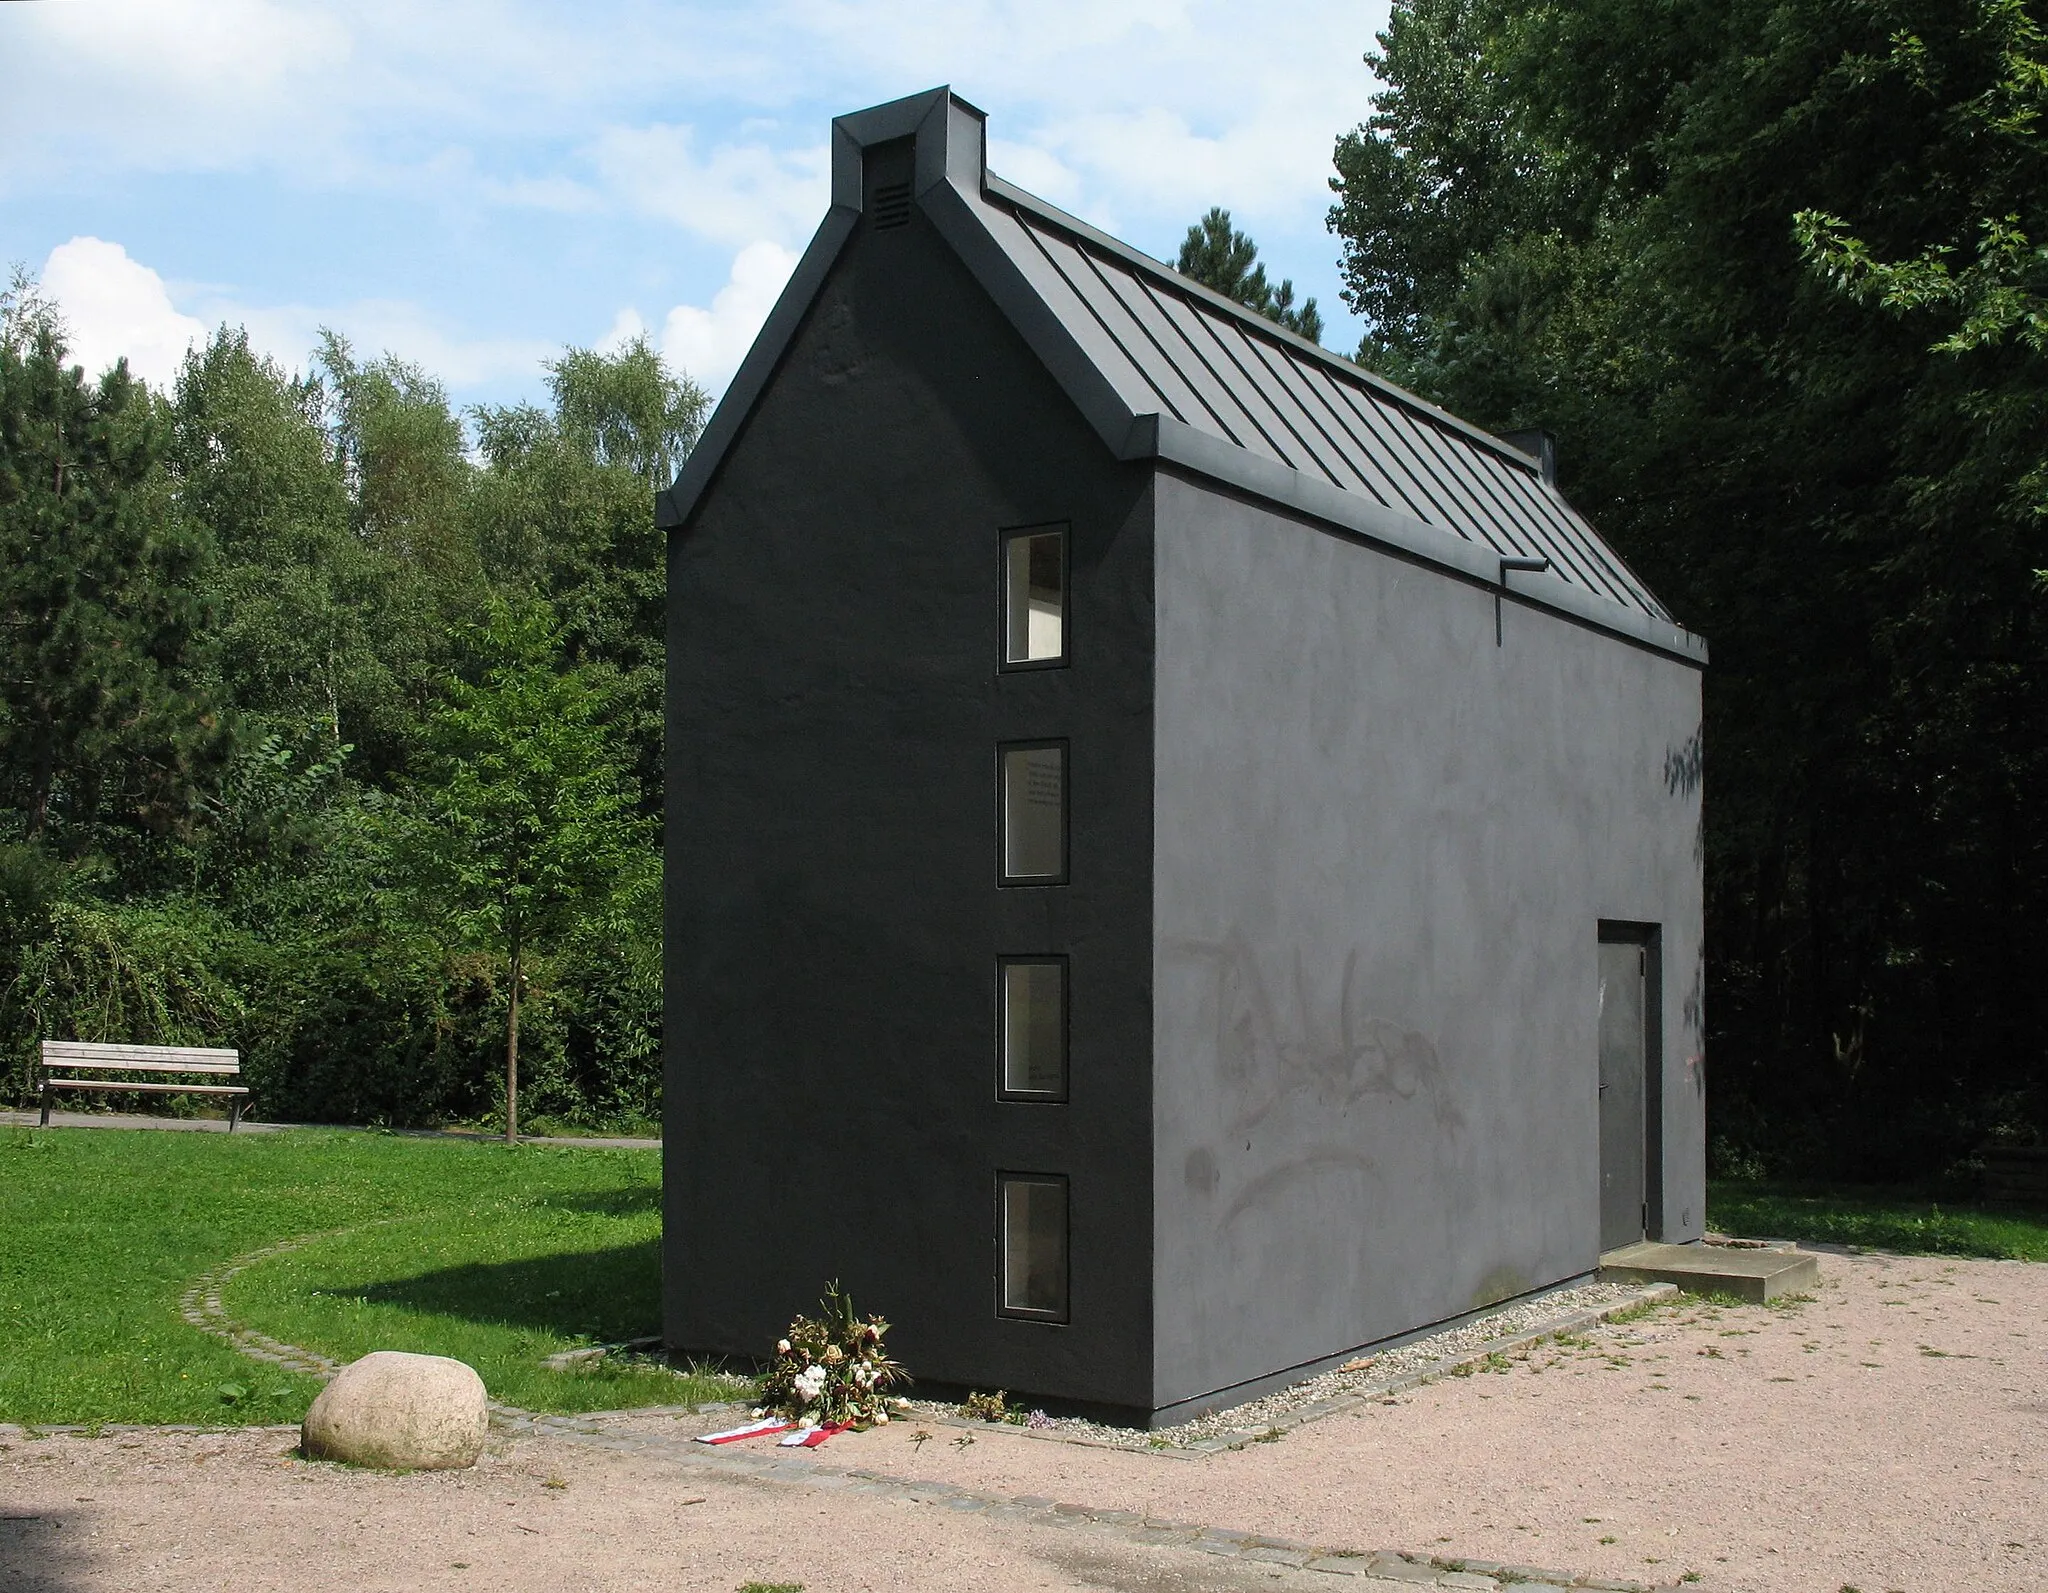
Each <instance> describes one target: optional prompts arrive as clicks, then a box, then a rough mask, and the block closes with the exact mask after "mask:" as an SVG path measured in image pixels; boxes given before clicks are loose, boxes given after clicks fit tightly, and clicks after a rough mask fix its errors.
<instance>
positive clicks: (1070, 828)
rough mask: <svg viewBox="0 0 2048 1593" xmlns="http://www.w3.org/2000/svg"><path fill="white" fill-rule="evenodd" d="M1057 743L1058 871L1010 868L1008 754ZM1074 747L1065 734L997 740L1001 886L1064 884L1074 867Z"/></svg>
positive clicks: (998, 873)
mask: <svg viewBox="0 0 2048 1593" xmlns="http://www.w3.org/2000/svg"><path fill="white" fill-rule="evenodd" d="M1051 747H1056V748H1058V749H1059V754H1060V867H1059V872H1058V873H1057V874H1012V873H1011V872H1010V802H1009V785H1008V777H1009V755H1010V754H1011V753H1013V752H1039V751H1043V750H1045V749H1047V748H1051ZM1073 816H1074V747H1073V742H1072V741H1071V740H1069V739H1068V738H1067V737H1065V736H1039V737H1034V738H1028V739H1025V740H1020V741H998V742H997V743H996V885H997V887H998V888H999V889H1002V890H1029V889H1031V888H1033V887H1034V886H1044V885H1065V884H1067V883H1068V882H1069V880H1070V879H1071V878H1072V877H1073V869H1074V824H1073Z"/></svg>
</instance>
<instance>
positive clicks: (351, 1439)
mask: <svg viewBox="0 0 2048 1593" xmlns="http://www.w3.org/2000/svg"><path fill="white" fill-rule="evenodd" d="M490 1419H491V1418H490V1410H489V1407H488V1404H487V1403H486V1396H485V1394H484V1380H483V1379H482V1378H481V1377H478V1376H477V1375H476V1372H475V1371H474V1370H473V1369H472V1368H471V1367H468V1366H466V1365H464V1364H463V1363H462V1362H461V1361H451V1360H450V1359H448V1357H447V1356H445V1355H407V1354H405V1353H404V1352H402V1351H399V1350H375V1351H372V1352H371V1353H370V1354H368V1355H365V1356H364V1357H363V1358H362V1359H361V1360H360V1361H356V1362H354V1363H353V1364H351V1365H348V1366H344V1367H343V1368H342V1369H341V1370H340V1371H339V1372H337V1373H335V1375H334V1381H333V1382H331V1383H329V1384H328V1385H327V1386H326V1387H325V1388H324V1389H322V1390H321V1391H320V1396H319V1398H317V1399H315V1400H314V1401H313V1408H312V1409H311V1410H309V1411H307V1412H306V1420H305V1422H304V1423H303V1424H302V1425H301V1426H300V1428H299V1446H300V1448H301V1449H302V1450H304V1452H305V1453H306V1454H308V1455H310V1456H312V1457H314V1458H315V1459H319V1460H346V1461H350V1462H352V1463H354V1464H355V1465H358V1466H384V1467H388V1468H390V1469H391V1470H393V1471H454V1470H459V1469H460V1468H461V1467H464V1466H473V1465H475V1464H476V1461H477V1456H479V1455H481V1454H482V1453H483V1452H484V1435H485V1434H486V1433H487V1432H488V1431H489V1428H490Z"/></svg>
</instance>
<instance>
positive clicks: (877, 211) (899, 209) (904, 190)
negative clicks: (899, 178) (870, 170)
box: [869, 183, 910, 232]
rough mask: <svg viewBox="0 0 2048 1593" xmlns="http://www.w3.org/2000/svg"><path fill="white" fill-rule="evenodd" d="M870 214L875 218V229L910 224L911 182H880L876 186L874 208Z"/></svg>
mask: <svg viewBox="0 0 2048 1593" xmlns="http://www.w3.org/2000/svg"><path fill="white" fill-rule="evenodd" d="M869 214H870V215H871V216H872V217H873V218H874V225H875V230H876V231H877V232H880V231H882V230H884V229H885V228H889V227H905V226H908V225H909V224H910V184H909V183H880V184H878V185H877V186H876V188H875V203H874V208H873V209H872V210H871V211H870V212H869Z"/></svg>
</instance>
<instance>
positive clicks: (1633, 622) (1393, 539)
mask: <svg viewBox="0 0 2048 1593" xmlns="http://www.w3.org/2000/svg"><path fill="white" fill-rule="evenodd" d="M1119 453H1120V454H1121V456H1122V457H1123V458H1125V459H1130V460H1138V459H1156V460H1158V461H1159V462H1160V463H1162V464H1166V465H1172V466H1176V467H1178V468H1179V469H1181V470H1184V471H1187V472H1188V473H1190V474H1192V475H1196V476H1200V477H1202V478H1204V479H1206V480H1209V481H1213V482H1216V483H1217V484H1219V485H1221V486H1225V487H1232V488H1235V489H1236V490H1238V491H1240V492H1243V493H1246V494H1248V495H1249V496H1251V497H1254V498H1258V499H1261V500H1264V501H1265V502H1267V503H1270V504H1272V505H1274V506H1275V507H1277V508H1280V509H1283V510H1291V511H1293V512H1294V513H1296V514H1300V515H1304V516H1306V517H1308V518H1309V519H1312V520H1317V521H1320V522H1322V523H1323V524H1325V525H1329V526H1333V527H1335V528H1337V529H1338V530H1340V531H1345V532H1349V533H1350V534H1352V535H1354V536H1357V537H1360V538H1363V539H1364V540H1365V541H1368V542H1372V543H1376V544H1378V545H1379V546H1381V547H1384V548H1386V549H1388V550H1389V551H1391V552H1394V553H1397V554H1400V555H1402V556H1404V557H1406V558H1410V559H1414V560H1416V561H1417V562H1419V563H1423V564H1432V565H1435V566H1437V567H1438V568H1439V569H1443V570H1447V571H1449V572H1450V573H1451V574H1453V575H1456V576H1459V577H1462V578H1463V579H1465V580H1468V581H1471V582H1472V583H1474V584H1475V585H1478V586H1483V587H1485V588H1487V589H1488V590H1489V591H1493V592H1497V593H1500V594H1501V595H1502V596H1503V597H1504V598H1506V599H1507V600H1508V601H1509V602H1513V603H1520V604H1524V605H1527V606H1529V607H1532V608H1542V609H1547V610H1549V611H1550V612H1552V613H1554V614H1557V615H1559V616H1560V617H1561V618H1564V619H1568V620H1571V621H1572V622H1574V623H1576V624H1580V625H1584V626H1587V627H1588V628H1590V629H1592V630H1596V631H1600V632H1603V633H1604V634H1606V635H1609V636H1613V637H1616V638H1618V639H1619V640H1622V641H1626V642H1632V643H1634V644H1636V645H1637V646H1639V647H1644V648H1648V649H1649V650H1650V651H1652V652H1656V653H1662V654H1664V655H1665V656H1666V657H1668V658H1673V659H1676V660H1677V661H1678V662H1680V663H1682V664H1689V665H1691V666H1692V667H1693V668H1695V669H1704V668H1705V667H1706V664H1707V644H1706V640H1705V639H1704V638H1703V637H1699V636H1695V635H1693V633H1692V632H1690V631H1688V630H1686V629H1685V628H1684V627H1683V626H1681V625H1676V624H1674V623H1672V622H1671V621H1670V620H1663V619H1658V618H1656V617H1655V616H1653V615H1650V614H1645V613H1641V612H1640V611H1638V610H1635V609H1631V608H1625V607H1623V606H1622V605H1621V604H1619V603H1614V602H1609V601H1608V600H1607V599H1605V598H1601V597H1597V596H1595V595H1594V594H1593V593H1591V592H1587V591H1583V590H1581V589H1580V588H1579V587H1576V586H1573V585H1571V584H1569V583H1568V582H1566V581H1563V580H1561V579H1559V578H1558V577H1557V576H1554V575H1538V574H1522V575H1517V576H1516V577H1515V578H1514V584H1513V585H1512V586H1504V584H1503V580H1502V571H1501V563H1500V555H1498V554H1496V553H1495V552H1493V550H1491V549H1490V548H1482V547H1478V546H1475V545H1474V544H1473V543H1470V542H1467V541H1466V540H1465V539H1464V538H1463V537H1459V536H1454V535H1452V534H1451V533H1449V532H1447V531H1441V530H1438V529H1437V528H1436V527H1435V526H1430V525H1425V524H1423V522H1422V521H1420V520H1414V519H1410V518H1409V517H1408V516H1407V515H1403V514H1397V513H1395V512H1394V511H1393V510H1391V509H1387V508H1383V507H1382V506H1380V505H1379V504H1377V503H1373V502H1370V501H1367V500H1365V499H1362V498H1360V497H1359V496H1358V495H1357V494H1355V493H1350V492H1346V491H1344V490H1343V489H1342V488H1340V487H1333V486H1330V485H1328V484H1327V483H1325V482H1320V481H1316V480H1314V479H1312V478H1311V477H1309V476H1306V475H1304V474H1303V473H1302V472H1300V471H1298V470H1290V469H1289V468H1288V467H1287V466H1285V465H1281V464H1275V463H1273V462H1272V461H1271V460H1266V459H1261V458H1259V457H1258V456H1257V455H1256V454H1251V453H1248V452H1246V451H1245V450H1244V449H1242V448H1239V447H1236V446H1235V445H1233V444H1231V443H1227V442H1224V441H1223V440H1222V439H1220V438H1217V437H1211V436H1209V435H1208V434H1207V433H1206V432H1201V431H1197V430H1196V429H1195V428H1194V427H1192V426H1189V425H1187V424H1186V423H1184V422H1182V421H1178V420H1175V419H1174V418H1173V417H1172V416H1170V415H1140V416H1139V417H1138V418H1137V419H1136V420H1134V421H1133V422H1132V423H1131V427H1130V432H1129V435H1128V436H1127V437H1126V438H1125V440H1124V444H1123V447H1122V448H1121V449H1120V450H1119Z"/></svg>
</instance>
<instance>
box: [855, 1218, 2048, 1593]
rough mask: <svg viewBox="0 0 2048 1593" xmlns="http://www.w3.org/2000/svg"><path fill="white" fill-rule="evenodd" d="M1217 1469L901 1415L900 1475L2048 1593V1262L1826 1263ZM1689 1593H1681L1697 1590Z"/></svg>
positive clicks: (1803, 1571) (1356, 1538)
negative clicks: (1804, 1277)
mask: <svg viewBox="0 0 2048 1593" xmlns="http://www.w3.org/2000/svg"><path fill="white" fill-rule="evenodd" d="M1822 1273H1823V1283H1822V1289H1821V1293H1820V1294H1819V1296H1818V1297H1817V1298H1816V1299H1815V1301H1814V1302H1813V1303H1812V1304H1810V1305H1804V1306H1795V1307H1792V1308H1789V1309H1767V1308H1764V1307H1760V1306H1751V1307H1734V1308H1728V1309H1718V1308H1712V1307H1701V1306H1699V1305H1697V1304H1691V1303H1688V1304H1687V1305H1685V1306H1682V1307H1676V1308H1669V1309H1665V1310H1660V1311H1658V1312H1656V1313H1654V1314H1653V1315H1652V1316H1650V1317H1648V1318H1647V1319H1645V1320H1643V1321H1640V1322H1637V1323H1634V1324H1632V1325H1630V1326H1627V1327H1603V1328H1600V1329H1597V1330H1593V1331H1591V1332H1589V1333H1587V1334H1586V1335H1583V1336H1582V1337H1583V1342H1582V1343H1580V1344H1578V1345H1575V1346H1570V1347H1546V1348H1545V1349H1543V1350H1540V1351H1538V1352H1536V1353H1535V1354H1534V1355H1533V1356H1531V1357H1530V1358H1529V1359H1527V1360H1525V1361H1519V1362H1515V1363H1512V1365H1511V1369H1507V1370H1504V1371H1502V1372H1499V1373H1487V1372H1480V1373H1478V1374H1476V1375H1474V1376H1471V1377H1468V1378H1447V1379H1444V1380H1442V1381H1440V1382H1437V1383H1433V1384H1431V1385H1429V1386H1428V1387H1426V1388H1423V1389H1419V1390H1417V1391H1416V1392H1415V1393H1414V1394H1412V1395H1406V1396H1403V1397H1402V1399H1401V1401H1400V1403H1398V1404H1395V1405H1390V1406H1375V1407H1371V1408H1369V1409H1368V1410H1366V1411H1365V1412H1363V1413H1360V1414H1358V1415H1351V1416H1336V1417H1332V1418H1330V1419H1329V1420H1327V1421H1323V1422H1318V1423H1315V1424H1312V1425H1310V1426H1307V1427H1303V1428H1301V1429H1299V1430H1297V1431H1295V1432H1292V1433H1289V1434H1288V1435H1286V1436H1285V1437H1284V1438H1281V1439H1280V1440H1278V1441H1277V1442H1274V1443H1270V1444H1254V1445H1251V1446H1248V1447H1247V1448H1245V1449H1243V1450H1242V1451H1239V1452H1236V1453H1232V1454H1225V1455H1219V1456H1216V1457H1214V1458H1212V1459H1208V1460H1202V1461H1176V1460H1166V1459H1160V1458H1156V1457H1152V1456H1138V1455H1125V1454H1118V1453H1112V1452H1108V1451H1103V1450H1095V1449H1081V1448H1077V1447H1074V1446H1071V1445H1060V1444H1053V1443H1047V1442H1043V1441H1040V1440H1035V1439H1031V1438H1026V1437H1023V1436H1020V1435H1011V1434H1006V1433H1004V1432H1002V1431H1000V1430H997V1429H990V1430H988V1431H986V1432H985V1433H984V1434H983V1435H982V1436H981V1437H980V1439H979V1441H977V1442H976V1443H975V1444H973V1445H972V1446H969V1447H967V1448H964V1449H962V1448H956V1447H954V1445H953V1444H952V1443H951V1441H950V1440H951V1439H952V1438H953V1437H954V1436H955V1435H954V1433H953V1432H952V1430H951V1429H945V1428H935V1429H932V1430H933V1431H934V1432H935V1433H936V1434H937V1436H936V1437H935V1439H934V1440H933V1441H932V1442H929V1443H926V1444H922V1445H917V1444H915V1443H913V1441H912V1438H911V1434H910V1432H909V1431H907V1430H906V1429H904V1428H902V1427H890V1428H887V1429H882V1430H878V1431H876V1432H873V1433H870V1434H865V1435H862V1436H861V1437H860V1438H859V1439H858V1440H856V1442H855V1443H854V1444H852V1445H849V1446H848V1447H847V1450H846V1452H845V1454H844V1455H843V1457H842V1458H843V1459H844V1460H846V1461H849V1462H851V1461H853V1460H854V1459H855V1458H856V1457H857V1459H858V1463H859V1464H860V1465H862V1466H865V1467H868V1468H870V1469H874V1470H879V1471H888V1472H892V1473H895V1474H898V1475H901V1476H905V1477H933V1478H942V1479H944V1480H946V1481H949V1482H953V1483H956V1484H961V1485H964V1486H968V1487H973V1488H988V1489H996V1490H1001V1491H1005V1492H1012V1493H1027V1494H1048V1495H1051V1496H1053V1497H1055V1498H1060V1499H1071V1500H1076V1501H1078V1502H1081V1503H1085V1504H1090V1505H1099V1506H1108V1507H1112V1508H1119V1509H1127V1510H1138V1511H1153V1512H1159V1513H1165V1514H1172V1515H1175V1516H1178V1517H1179V1518H1181V1519H1183V1520H1198V1521H1206V1522H1218V1523H1225V1524H1228V1525H1231V1526H1234V1527H1244V1528H1249V1529H1250V1530H1253V1531H1257V1532H1267V1533H1272V1534H1275V1535H1278V1536H1285V1537H1291V1538H1301V1539H1307V1540H1311V1541H1316V1542H1324V1543H1362V1544H1369V1545H1372V1546H1375V1547H1381V1546H1384V1547H1390V1548H1399V1549H1408V1550H1418V1551H1426V1552H1433V1553H1437V1554H1452V1555H1467V1556H1471V1557H1473V1558H1476V1559H1484V1560H1491V1561H1497V1562H1506V1563H1520V1564H1528V1565H1537V1566H1554V1567H1558V1568H1561V1569H1568V1570H1575V1571H1588V1572H1592V1573H1595V1574H1598V1575H1601V1576H1606V1577H1615V1578H1637V1579H1641V1580H1644V1581H1652V1580H1658V1581H1661V1580H1672V1579H1676V1578H1677V1577H1679V1576H1681V1575H1683V1574H1685V1573H1688V1572H1696V1573H1698V1574H1699V1576H1700V1578H1701V1580H1700V1582H1699V1583H1698V1584H1697V1585H1698V1586H1699V1587H1700V1588H1702V1589H1703V1590H1712V1589H1741V1590H1745V1593H1746V1590H1764V1589H1786V1590H1794V1589H1797V1590H1801V1593H1815V1590H1818V1593H1835V1590H1836V1589H1838V1588H1841V1587H1842V1586H1844V1585H1845V1584H1846V1585H1848V1586H1850V1587H1854V1588H1859V1589H1862V1590H1863V1593H1887V1590H1890V1589H1904V1590H1908V1593H1938V1590H1948V1589H1953V1590H1956V1593H1962V1590H1964V1589H1968V1590H1969V1593H1989V1590H1993V1589H1998V1590H2007V1589H2009V1590H2011V1593H2039V1590H2041V1589H2043V1588H2048V1502H2044V1501H2048V1490H2044V1487H2043V1484H2044V1481H2048V1266H2040V1265H2029V1264H2027V1263H2024V1262H1990V1261H1946V1260H1940V1259H1896V1258H1884V1257H1874V1256H1868V1257H1836V1256H1828V1257H1825V1258H1824V1259H1823V1262H1822ZM1688 1585H1692V1584H1688Z"/></svg>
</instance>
